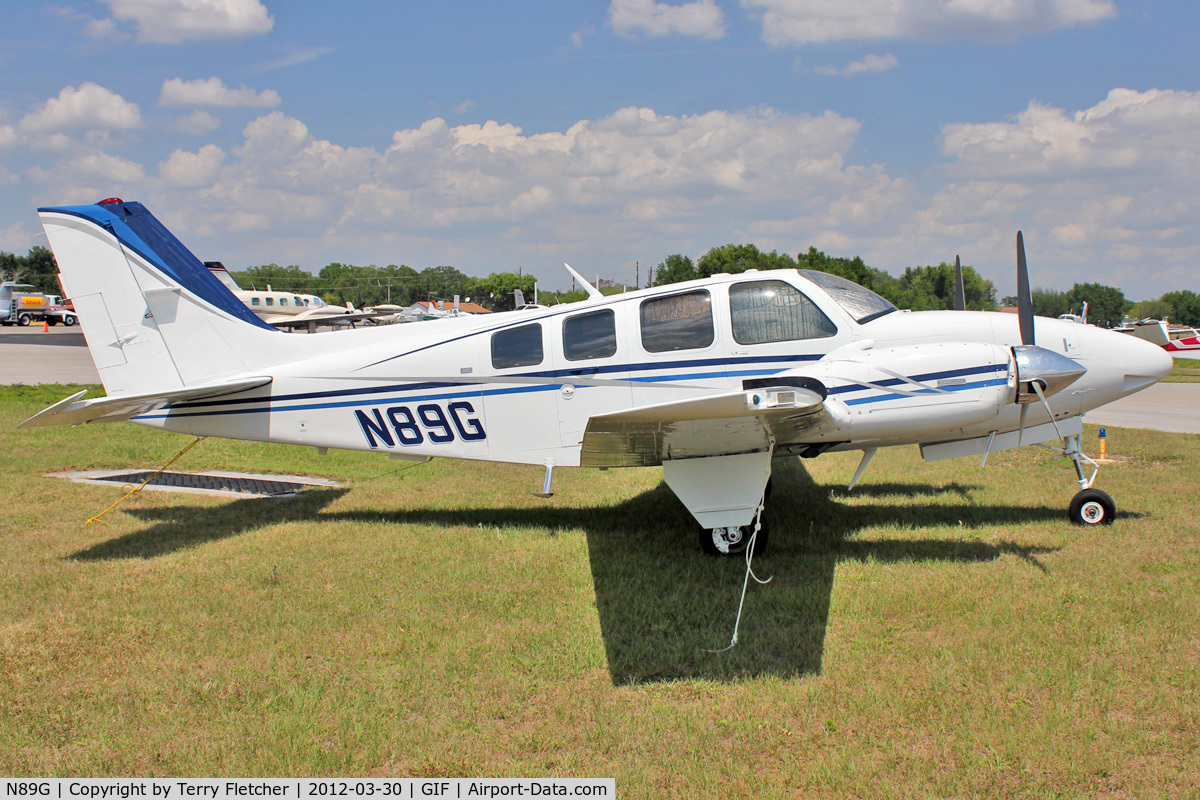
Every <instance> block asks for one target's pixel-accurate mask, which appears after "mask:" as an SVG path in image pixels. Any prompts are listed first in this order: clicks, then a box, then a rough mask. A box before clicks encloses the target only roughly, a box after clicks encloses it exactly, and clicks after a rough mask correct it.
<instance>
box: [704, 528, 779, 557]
mask: <svg viewBox="0 0 1200 800" xmlns="http://www.w3.org/2000/svg"><path fill="white" fill-rule="evenodd" d="M738 530H739V532H740V533H741V538H740V539H739V540H738V541H737V542H735V543H733V544H731V545H730V546H729V551H728V552H725V553H723V552H721V549H720V548H718V547H717V544H716V537H717V535H718V534H717V532H716V531H717V529H714V528H700V549H701V550H703V551H704V552H705V554H707V555H710V556H743V555H745V554H746V547H747V545H749V544H750V536H751V535H752V534H753V533H754V524H753V523H751V524H750V525H743V526H742V527H741V528H739V529H738ZM770 536H771V530H770V528H768V527H767V521H766V520H765V519H764V520H761V521H760V523H759V528H758V538H757V539H755V540H754V556H755V558H757V557H758V556H761V555H762V554H763V553H765V552H767V544H768V543H769V542H770Z"/></svg>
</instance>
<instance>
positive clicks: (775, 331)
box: [729, 281, 837, 344]
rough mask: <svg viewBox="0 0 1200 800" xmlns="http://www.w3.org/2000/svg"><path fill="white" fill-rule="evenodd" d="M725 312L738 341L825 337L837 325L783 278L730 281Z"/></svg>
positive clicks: (764, 342)
mask: <svg viewBox="0 0 1200 800" xmlns="http://www.w3.org/2000/svg"><path fill="white" fill-rule="evenodd" d="M729 312H730V314H729V316H730V319H731V320H732V322H733V338H734V340H735V341H736V342H737V343H738V344H767V343H769V342H792V341H796V340H797V339H827V338H829V337H830V336H835V335H836V334H837V326H835V325H834V324H833V323H832V322H830V320H829V317H827V316H825V313H824V312H823V311H821V309H819V308H817V306H816V304H815V303H813V301H812V300H809V299H808V298H807V297H805V296H804V294H803V293H802V292H801V291H800V290H799V289H797V288H795V287H794V286H792V285H790V284H787V283H784V282H783V281H752V282H749V283H736V284H733V285H732V286H730V287H729Z"/></svg>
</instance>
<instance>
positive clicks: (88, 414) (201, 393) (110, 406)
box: [17, 376, 271, 428]
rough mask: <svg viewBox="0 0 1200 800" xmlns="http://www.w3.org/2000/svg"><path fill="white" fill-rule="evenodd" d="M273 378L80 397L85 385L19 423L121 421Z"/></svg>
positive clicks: (33, 425)
mask: <svg viewBox="0 0 1200 800" xmlns="http://www.w3.org/2000/svg"><path fill="white" fill-rule="evenodd" d="M270 382H271V378H270V377H269V376H263V377H256V378H239V379H237V380H233V381H223V382H221V383H213V384H208V385H207V386H192V387H188V388H185V389H174V390H172V391H169V392H157V393H152V394H142V395H131V396H127V397H121V396H118V397H98V398H95V399H92V400H81V399H80V398H82V397H83V396H84V395H85V394H87V390H86V389H85V390H84V391H82V392H77V393H75V394H73V395H71V396H70V397H68V398H66V399H65V400H60V401H59V402H57V403H55V404H54V405H52V406H50V407H49V408H47V409H44V410H42V411H39V412H38V413H37V414H34V415H33V416H32V417H30V418H29V419H27V420H25V421H24V422H22V423H21V424H20V425H18V426H17V427H18V428H44V427H48V426H51V425H83V424H85V423H88V422H121V421H123V420H127V419H132V418H133V417H136V416H138V415H139V414H145V413H146V412H147V411H153V410H154V409H156V408H161V407H163V406H165V405H168V404H170V403H179V402H183V401H189V400H207V399H210V398H213V397H223V396H225V395H229V394H237V393H238V392H245V391H248V390H250V389H257V388H259V387H262V386H266V385H268V384H269V383H270Z"/></svg>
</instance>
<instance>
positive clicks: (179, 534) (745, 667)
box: [72, 464, 1064, 685]
mask: <svg viewBox="0 0 1200 800" xmlns="http://www.w3.org/2000/svg"><path fill="white" fill-rule="evenodd" d="M774 487H775V488H774V494H773V496H772V499H771V503H770V508H769V510H768V512H767V513H766V514H765V517H766V518H767V519H768V521H769V522H770V525H771V543H770V550H769V552H768V553H767V554H766V555H764V556H763V557H760V558H758V559H756V560H755V562H754V564H755V572H756V573H757V574H758V575H759V576H760V577H766V576H773V580H772V581H771V583H770V584H769V585H768V586H757V585H755V584H753V582H752V583H751V589H750V591H749V594H748V595H747V600H746V611H745V615H744V617H743V619H742V623H741V630H740V633H739V643H738V645H737V647H735V648H733V649H732V650H729V651H727V652H723V653H714V652H710V650H715V649H719V648H722V647H724V646H726V645H727V644H728V643H729V637H730V633H731V631H732V628H733V623H734V619H735V615H736V611H737V603H738V597H739V593H740V591H741V586H742V580H743V577H744V574H745V570H744V561H742V560H741V559H738V558H731V559H718V558H712V557H710V556H706V555H704V554H703V553H701V551H700V547H699V544H698V543H697V541H696V536H697V533H696V526H695V524H694V522H693V521H692V520H691V517H690V515H689V514H688V513H687V511H686V510H685V509H684V508H683V506H682V505H681V504H680V503H679V501H678V500H676V499H675V496H674V495H673V494H672V493H671V491H670V490H669V489H668V488H667V487H666V485H665V484H660V485H659V486H658V487H657V488H656V489H653V490H651V491H648V492H644V493H643V494H641V495H639V496H637V497H634V498H631V499H630V500H628V501H626V502H624V503H620V504H618V505H615V506H612V507H605V508H594V507H592V508H587V507H584V508H565V507H546V508H490V509H489V508H463V509H449V510H444V509H418V510H412V511H403V510H400V511H398V510H351V511H339V512H326V511H324V509H325V508H326V506H328V505H329V504H330V503H332V502H333V501H334V500H336V499H338V498H339V497H341V496H342V495H343V494H344V493H345V492H346V491H347V490H345V489H310V490H307V491H305V492H303V493H301V494H300V495H299V496H297V497H295V498H292V499H289V500H286V501H278V500H277V501H263V500H237V501H234V502H232V503H226V504H222V505H219V506H184V507H171V508H155V509H133V510H131V511H128V512H126V513H129V514H132V515H133V516H136V517H138V518H140V519H143V520H145V521H147V522H150V523H151V524H150V525H149V527H147V528H144V529H143V530H140V531H136V532H133V533H129V534H125V535H123V536H120V537H118V538H116V539H112V540H109V541H106V542H101V543H99V544H97V545H94V546H92V547H90V548H88V549H86V550H84V551H81V552H79V553H76V554H75V555H74V556H72V558H74V559H78V560H102V559H124V558H153V557H155V556H160V555H165V554H168V553H171V552H174V551H177V550H183V549H188V548H191V547H197V546H200V545H203V544H205V543H207V542H213V541H219V540H221V539H225V538H228V537H231V536H236V535H239V534H241V533H245V532H248V531H250V530H253V529H256V528H260V527H263V526H266V525H272V524H277V523H280V522H286V521H289V520H303V519H307V520H313V519H316V520H328V521H331V522H332V521H355V522H361V523H380V522H382V523H391V524H410V525H430V526H437V527H443V528H444V527H458V526H466V527H476V526H478V525H480V524H482V525H484V526H486V527H504V526H517V527H542V528H549V529H550V530H552V531H553V530H564V529H568V530H578V529H582V530H583V531H585V533H586V536H587V544H588V553H589V559H590V562H591V570H592V580H593V583H594V586H595V592H596V606H597V611H598V614H599V619H600V627H601V633H602V636H603V640H604V646H605V650H606V654H607V658H608V665H609V670H610V674H611V676H612V680H613V683H614V684H617V685H627V684H640V683H652V682H661V681H669V680H676V679H682V678H702V679H714V680H730V679H737V678H740V677H753V676H771V675H773V676H779V677H795V676H799V675H806V674H812V673H818V672H820V670H821V664H822V657H823V655H824V649H825V631H826V627H827V625H828V618H829V605H830V597H831V594H832V591H833V581H834V572H835V569H836V567H837V565H838V564H839V563H842V562H847V561H860V562H896V563H902V562H938V561H941V562H953V563H962V564H970V563H979V562H988V561H994V560H996V559H998V558H1000V557H1002V556H1005V555H1014V556H1017V557H1018V558H1021V559H1024V560H1025V561H1027V562H1029V563H1030V565H1031V567H1032V568H1037V569H1044V567H1042V565H1041V564H1040V563H1039V562H1038V561H1037V558H1036V557H1037V556H1038V555H1042V554H1046V553H1050V552H1054V551H1055V550H1056V549H1057V548H1053V547H1037V546H1025V545H1018V544H1015V543H1012V542H999V543H987V542H980V541H972V540H970V539H969V538H965V537H950V536H948V537H946V538H944V539H943V538H937V539H907V540H906V539H874V540H862V539H858V538H856V537H857V536H858V535H859V534H860V532H861V531H863V530H864V529H868V528H871V527H874V526H884V525H892V524H896V523H900V524H904V523H905V521H906V520H911V522H912V524H914V525H919V526H922V527H938V526H953V527H955V528H957V527H959V526H960V525H961V526H962V527H963V528H965V529H967V530H970V529H973V528H978V527H989V528H990V527H995V526H1004V525H1021V524H1027V523H1032V522H1045V521H1058V520H1063V519H1064V515H1063V512H1062V510H1061V509H1058V508H1047V507H1023V506H980V505H975V504H972V503H970V502H969V501H968V502H963V503H961V504H958V503H956V504H945V503H926V504H916V505H914V504H912V503H905V504H903V505H890V504H886V503H884V504H880V505H848V504H843V503H840V502H837V501H836V500H837V498H839V497H845V496H847V493H846V492H845V490H844V489H840V488H833V487H829V486H824V485H819V484H817V483H815V482H813V481H812V479H811V478H810V477H809V476H808V473H807V472H806V471H805V470H804V469H803V467H801V466H799V465H792V464H782V465H779V466H777V467H776V469H775V473H774ZM973 488H975V487H972V486H966V487H964V486H961V485H958V484H951V485H949V486H946V487H943V488H936V487H930V486H928V485H924V484H911V485H910V484H876V485H873V486H872V485H867V486H861V487H858V488H856V489H855V490H854V491H853V492H852V493H850V495H849V496H851V497H853V496H858V495H862V496H869V497H874V498H883V499H885V500H886V498H887V497H890V496H894V497H898V498H908V499H910V500H911V499H915V498H919V497H926V496H936V495H946V494H952V495H960V496H962V497H963V498H964V500H966V499H967V493H968V492H969V490H970V489H973Z"/></svg>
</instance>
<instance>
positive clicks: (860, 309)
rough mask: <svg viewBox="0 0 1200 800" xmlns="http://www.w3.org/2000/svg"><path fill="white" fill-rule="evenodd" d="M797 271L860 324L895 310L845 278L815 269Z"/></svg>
mask: <svg viewBox="0 0 1200 800" xmlns="http://www.w3.org/2000/svg"><path fill="white" fill-rule="evenodd" d="M799 273H800V274H801V275H803V276H804V277H806V278H808V279H809V280H810V281H812V282H813V283H815V284H816V285H817V286H820V287H821V288H822V289H824V290H825V291H826V292H827V293H828V294H829V296H830V297H832V298H833V299H834V300H835V301H836V302H837V304H838V305H839V306H841V307H842V308H843V309H844V310H845V311H846V313H847V314H849V315H850V316H852V317H854V321H855V322H857V323H859V324H860V325H861V324H863V323H865V322H870V321H871V320H873V319H877V318H879V317H882V316H883V315H884V314H890V313H892V312H893V311H896V310H897V308H896V307H895V306H894V305H892V304H891V303H889V302H888V301H887V300H884V299H883V298H882V297H880V296H879V295H877V294H875V293H874V292H872V291H871V290H870V289H866V288H863V287H862V286H859V285H858V284H857V283H853V282H851V281H848V280H846V279H845V278H842V277H839V276H837V275H830V274H829V273H828V272H818V271H816V270H815V269H802V270H799Z"/></svg>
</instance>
